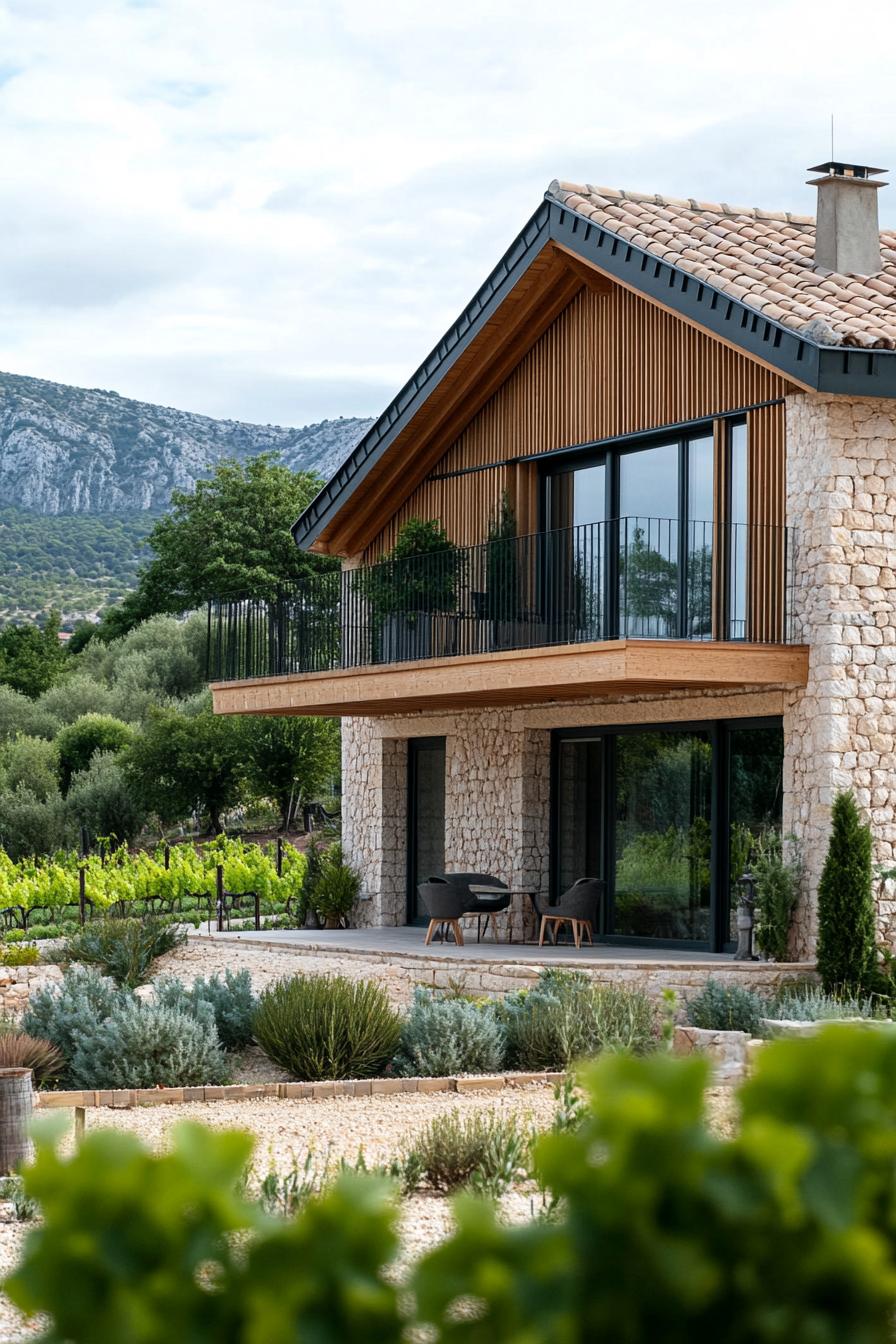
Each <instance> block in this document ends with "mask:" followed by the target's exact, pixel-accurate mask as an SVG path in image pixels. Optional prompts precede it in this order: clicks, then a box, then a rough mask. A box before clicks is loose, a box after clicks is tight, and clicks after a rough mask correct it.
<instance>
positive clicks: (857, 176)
mask: <svg viewBox="0 0 896 1344" xmlns="http://www.w3.org/2000/svg"><path fill="white" fill-rule="evenodd" d="M888 171H889V169H887V168H869V167H868V166H867V165H866V164H861V163H841V162H840V160H839V159H830V160H829V161H828V162H827V163H816V164H815V166H814V168H807V169H806V172H807V173H824V174H825V175H826V176H827V177H843V178H847V179H849V180H852V181H858V182H862V181H865V180H866V179H867V178H869V177H879V176H880V174H881V173H886V172H888ZM874 185H875V186H877V185H878V184H877V183H875V184H874ZM879 185H880V186H883V185H884V184H883V183H880V184H879Z"/></svg>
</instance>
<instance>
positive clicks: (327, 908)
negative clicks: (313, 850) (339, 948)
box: [313, 845, 361, 920]
mask: <svg viewBox="0 0 896 1344" xmlns="http://www.w3.org/2000/svg"><path fill="white" fill-rule="evenodd" d="M360 890H361V876H360V874H359V873H358V871H357V870H356V869H355V868H352V867H351V866H350V865H349V864H347V863H346V862H345V861H344V859H343V857H342V846H341V845H331V846H330V848H329V849H327V850H325V851H324V853H323V854H321V856H320V861H319V868H318V871H317V873H316V874H315V877H314V886H313V892H314V894H313V901H314V909H315V911H316V912H317V914H318V915H319V916H320V918H321V919H327V920H340V919H346V918H347V917H348V916H349V915H350V914H351V912H352V907H353V906H354V904H355V901H356V900H357V899H358V894H359V892H360Z"/></svg>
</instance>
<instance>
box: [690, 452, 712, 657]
mask: <svg viewBox="0 0 896 1344" xmlns="http://www.w3.org/2000/svg"><path fill="white" fill-rule="evenodd" d="M713 457H714V453H713V441H712V435H711V434H707V435H704V437H703V438H701V439H691V441H690V442H689V444H688V527H687V536H686V538H685V542H686V547H687V557H686V564H687V574H688V586H687V604H688V606H687V621H686V628H685V634H686V636H687V638H688V639H711V638H712V536H713V521H712V520H713Z"/></svg>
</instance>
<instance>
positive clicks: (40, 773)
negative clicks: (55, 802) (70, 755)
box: [0, 733, 59, 802]
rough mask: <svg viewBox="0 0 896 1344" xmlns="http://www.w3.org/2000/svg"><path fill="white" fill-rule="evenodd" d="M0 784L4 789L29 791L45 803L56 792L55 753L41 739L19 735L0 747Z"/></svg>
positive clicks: (49, 745)
mask: <svg viewBox="0 0 896 1344" xmlns="http://www.w3.org/2000/svg"><path fill="white" fill-rule="evenodd" d="M0 780H2V782H3V787H4V788H6V789H17V788H19V786H21V787H22V788H25V789H30V791H31V792H32V793H33V794H34V796H35V797H36V798H39V799H40V800H41V802H46V801H47V799H48V798H50V797H51V796H52V795H53V794H55V793H56V792H58V789H59V752H58V750H57V748H56V744H55V743H54V742H48V741H47V739H46V738H45V737H26V736H25V734H23V733H21V734H19V736H18V737H14V738H12V739H11V741H9V742H7V743H6V744H5V745H0Z"/></svg>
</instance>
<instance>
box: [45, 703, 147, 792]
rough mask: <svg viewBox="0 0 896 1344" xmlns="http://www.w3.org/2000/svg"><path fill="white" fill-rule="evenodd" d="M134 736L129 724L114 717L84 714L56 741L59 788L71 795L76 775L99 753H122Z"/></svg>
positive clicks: (64, 730)
mask: <svg viewBox="0 0 896 1344" xmlns="http://www.w3.org/2000/svg"><path fill="white" fill-rule="evenodd" d="M132 737H133V733H132V731H131V729H130V728H129V727H128V725H127V724H126V723H122V721H121V719H115V718H113V717H112V715H111V714H82V715H81V718H80V719H75V721H74V723H70V724H68V725H67V726H66V727H65V728H63V729H62V731H61V732H60V734H59V736H58V737H57V738H56V749H57V751H58V752H59V787H60V788H61V789H62V793H63V795H65V794H66V793H68V787H69V785H70V783H71V781H72V776H73V775H75V774H77V773H78V772H79V771H80V770H86V769H87V767H88V766H89V765H90V761H91V757H92V756H93V755H94V754H95V753H96V752H98V751H112V752H115V751H121V750H122V748H124V747H126V746H127V745H128V743H129V742H130V741H131V738H132Z"/></svg>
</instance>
